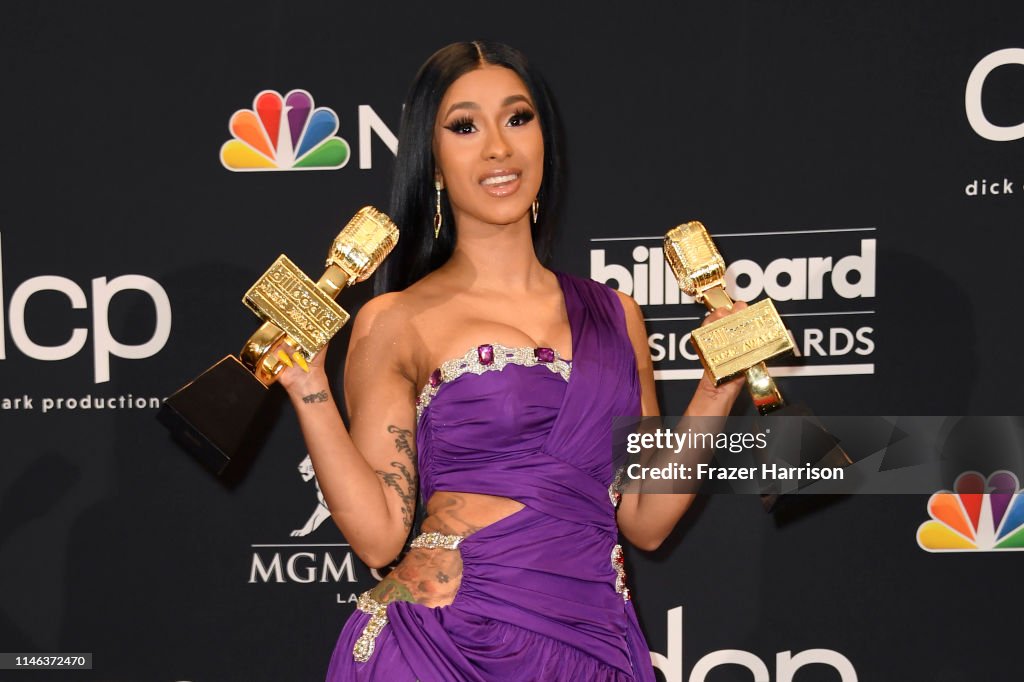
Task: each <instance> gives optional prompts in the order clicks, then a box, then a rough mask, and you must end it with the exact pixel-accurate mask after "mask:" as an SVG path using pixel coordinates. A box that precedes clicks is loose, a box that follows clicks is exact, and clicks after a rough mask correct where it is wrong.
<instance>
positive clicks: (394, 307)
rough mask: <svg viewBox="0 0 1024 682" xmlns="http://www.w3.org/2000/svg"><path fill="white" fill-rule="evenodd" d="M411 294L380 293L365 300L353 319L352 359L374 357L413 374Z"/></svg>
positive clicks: (403, 371) (387, 364) (410, 374)
mask: <svg viewBox="0 0 1024 682" xmlns="http://www.w3.org/2000/svg"><path fill="white" fill-rule="evenodd" d="M411 303H412V302H411V301H410V300H409V297H408V296H407V295H406V294H405V293H404V292H400V291H395V292H389V293H385V294H380V295H378V296H375V297H373V298H371V299H370V300H369V301H367V302H366V303H364V304H363V306H362V307H361V308H360V309H359V312H358V313H356V317H355V320H354V321H353V323H352V338H351V340H350V341H349V361H350V362H352V361H353V360H356V359H364V358H365V359H369V358H372V359H373V361H374V363H375V364H377V365H378V366H382V365H383V366H391V367H392V368H393V369H396V370H398V371H399V373H401V374H402V375H403V376H407V377H408V378H410V379H411V378H412V375H413V373H414V372H412V369H411V365H410V360H411V357H410V343H409V339H410V336H411V334H410V333H409V332H410V324H411V322H410V321H411V320H412V319H413V318H414V316H415V310H414V309H413V308H412V307H411V305H410V304H411Z"/></svg>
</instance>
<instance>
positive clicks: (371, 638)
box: [352, 592, 388, 663]
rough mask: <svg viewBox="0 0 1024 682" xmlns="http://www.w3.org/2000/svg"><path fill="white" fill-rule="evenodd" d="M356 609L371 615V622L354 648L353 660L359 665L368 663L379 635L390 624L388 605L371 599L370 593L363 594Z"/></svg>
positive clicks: (357, 601)
mask: <svg viewBox="0 0 1024 682" xmlns="http://www.w3.org/2000/svg"><path fill="white" fill-rule="evenodd" d="M356 608H357V609H359V610H360V611H362V612H363V613H368V614H370V620H369V622H367V623H366V627H364V628H363V632H362V634H360V635H359V639H357V640H356V645H355V646H354V647H352V658H354V659H355V660H356V661H358V662H359V663H366V662H367V661H368V660H370V655H371V654H372V653H373V647H374V646H375V645H376V644H377V635H379V634H380V631H381V630H383V629H384V626H385V625H387V624H388V605H387V604H382V603H381V602H379V601H377V600H376V599H374V598H373V597H371V596H370V593H369V592H363V593H362V594H361V595H359V599H357V600H356Z"/></svg>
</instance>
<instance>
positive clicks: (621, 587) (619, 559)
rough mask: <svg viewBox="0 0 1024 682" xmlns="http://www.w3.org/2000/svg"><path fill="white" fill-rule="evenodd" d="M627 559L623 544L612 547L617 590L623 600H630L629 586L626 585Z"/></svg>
mask: <svg viewBox="0 0 1024 682" xmlns="http://www.w3.org/2000/svg"><path fill="white" fill-rule="evenodd" d="M625 563H626V559H625V558H624V557H623V556H622V545H615V546H614V547H612V568H613V569H615V591H616V592H618V593H619V594H621V595H622V600H623V601H629V588H628V587H626V568H625V566H624V564H625Z"/></svg>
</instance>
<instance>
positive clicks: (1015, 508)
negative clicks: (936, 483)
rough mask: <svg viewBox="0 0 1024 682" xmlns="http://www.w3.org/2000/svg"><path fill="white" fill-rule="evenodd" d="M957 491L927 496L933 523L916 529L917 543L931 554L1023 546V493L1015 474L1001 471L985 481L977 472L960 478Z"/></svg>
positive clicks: (928, 522) (957, 482) (926, 523)
mask: <svg viewBox="0 0 1024 682" xmlns="http://www.w3.org/2000/svg"><path fill="white" fill-rule="evenodd" d="M953 488H954V491H955V492H949V491H947V490H943V491H941V492H937V493H935V494H934V495H932V496H931V498H929V500H928V514H929V516H931V517H932V518H931V520H930V521H925V522H924V523H922V524H921V527H920V528H918V529H917V544H918V545H919V546H920V547H921V549H923V550H925V551H927V552H971V551H981V552H998V551H1004V550H1008V551H1013V550H1024V494H1022V491H1021V490H1020V483H1019V482H1018V481H1017V477H1016V476H1015V475H1014V474H1013V473H1012V472H1009V471H997V472H995V473H994V474H992V475H991V476H989V477H988V480H987V481H986V480H985V477H984V476H982V475H981V474H979V473H978V472H976V471H968V472H965V473H963V474H960V476H958V477H957V479H956V481H955V482H954V484H953Z"/></svg>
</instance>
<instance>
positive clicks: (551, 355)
mask: <svg viewBox="0 0 1024 682" xmlns="http://www.w3.org/2000/svg"><path fill="white" fill-rule="evenodd" d="M533 354H534V355H536V356H537V359H538V360H540V361H541V362H554V361H555V351H553V350H551V349H550V348H535V349H534V351H533Z"/></svg>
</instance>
